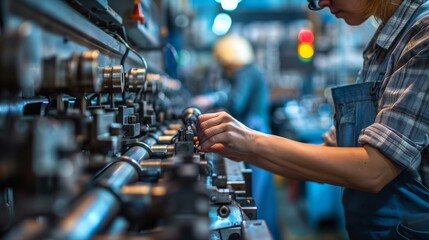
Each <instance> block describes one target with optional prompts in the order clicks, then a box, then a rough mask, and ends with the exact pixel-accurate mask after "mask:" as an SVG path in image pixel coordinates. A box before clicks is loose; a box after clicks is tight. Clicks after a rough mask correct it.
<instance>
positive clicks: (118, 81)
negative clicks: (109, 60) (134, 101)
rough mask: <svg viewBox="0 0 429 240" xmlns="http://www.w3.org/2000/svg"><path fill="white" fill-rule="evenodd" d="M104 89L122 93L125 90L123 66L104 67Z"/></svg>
mask: <svg viewBox="0 0 429 240" xmlns="http://www.w3.org/2000/svg"><path fill="white" fill-rule="evenodd" d="M102 72H103V91H104V92H109V93H121V92H123V91H124V73H123V68H122V66H113V67H104V68H103V70H102Z"/></svg>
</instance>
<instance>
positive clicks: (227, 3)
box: [215, 0, 241, 11]
mask: <svg viewBox="0 0 429 240" xmlns="http://www.w3.org/2000/svg"><path fill="white" fill-rule="evenodd" d="M215 1H216V2H218V3H220V5H221V6H222V9H223V10H225V11H234V10H235V9H236V8H237V6H238V3H239V2H241V0H215Z"/></svg>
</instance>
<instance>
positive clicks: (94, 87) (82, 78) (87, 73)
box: [77, 50, 103, 92]
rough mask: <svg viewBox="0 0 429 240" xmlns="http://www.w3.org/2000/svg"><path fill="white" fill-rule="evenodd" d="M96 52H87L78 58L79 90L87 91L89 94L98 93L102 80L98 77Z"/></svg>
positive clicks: (97, 54)
mask: <svg viewBox="0 0 429 240" xmlns="http://www.w3.org/2000/svg"><path fill="white" fill-rule="evenodd" d="M99 55H100V53H99V52H98V51H97V50H94V51H87V52H84V53H82V54H81V55H80V56H79V65H78V69H77V70H78V80H79V83H80V88H83V89H88V91H89V92H100V91H101V88H102V83H103V82H102V79H101V78H99V77H98V56H99Z"/></svg>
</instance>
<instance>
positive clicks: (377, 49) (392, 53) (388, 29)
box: [357, 0, 429, 187]
mask: <svg viewBox="0 0 429 240" xmlns="http://www.w3.org/2000/svg"><path fill="white" fill-rule="evenodd" d="M424 2H427V3H425V4H424V5H425V6H428V5H429V1H427V0H404V1H403V3H402V4H401V6H399V8H398V9H397V11H396V12H395V14H394V15H393V16H392V17H391V18H390V19H389V21H388V22H387V23H386V24H384V25H381V26H380V27H379V28H378V30H377V32H376V33H375V35H374V37H373V38H372V40H371V41H370V43H369V44H368V46H367V48H366V49H365V51H364V65H363V68H362V70H361V72H360V74H359V76H358V79H357V82H368V81H383V83H382V87H381V93H380V94H381V95H380V100H379V107H378V114H377V116H376V119H375V122H374V123H373V124H372V125H370V126H368V127H367V128H365V129H362V132H361V135H360V137H359V143H360V144H362V145H364V144H369V145H371V146H373V147H375V148H377V149H378V150H379V151H380V152H382V153H383V154H384V155H385V156H387V157H388V158H390V159H391V160H392V161H394V162H396V163H397V164H399V165H400V166H402V167H404V169H406V170H407V171H410V172H411V173H412V174H413V176H415V178H416V179H417V180H418V181H420V182H422V183H423V184H424V185H425V186H426V187H429V147H428V146H429V14H428V15H424V16H420V17H419V19H418V21H416V22H413V23H411V22H412V21H410V22H409V20H410V19H411V17H412V15H413V14H414V13H415V12H416V9H418V8H419V7H420V5H421V4H422V3H424Z"/></svg>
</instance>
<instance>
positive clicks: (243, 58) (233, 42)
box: [213, 35, 254, 66]
mask: <svg viewBox="0 0 429 240" xmlns="http://www.w3.org/2000/svg"><path fill="white" fill-rule="evenodd" d="M213 54H214V56H215V58H216V59H217V60H218V61H219V63H220V64H221V65H224V66H228V65H246V64H249V63H251V62H253V58H254V56H253V49H252V46H251V45H250V43H249V41H247V40H246V39H244V38H242V37H240V36H238V35H227V36H224V37H222V38H221V39H219V40H218V42H217V43H216V44H215V46H214V48H213Z"/></svg>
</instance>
